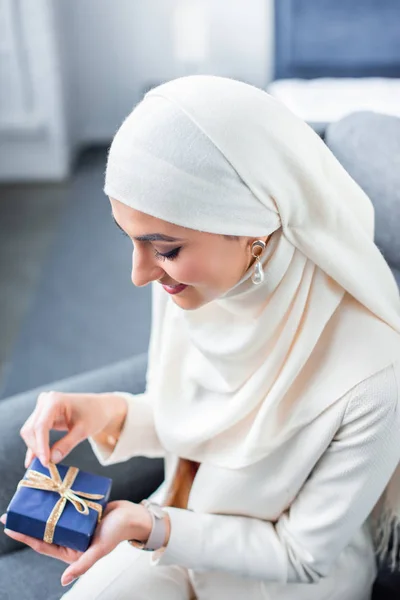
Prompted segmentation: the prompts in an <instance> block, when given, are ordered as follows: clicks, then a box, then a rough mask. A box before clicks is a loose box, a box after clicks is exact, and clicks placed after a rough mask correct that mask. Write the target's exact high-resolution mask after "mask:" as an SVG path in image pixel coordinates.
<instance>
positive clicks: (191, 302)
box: [171, 294, 207, 310]
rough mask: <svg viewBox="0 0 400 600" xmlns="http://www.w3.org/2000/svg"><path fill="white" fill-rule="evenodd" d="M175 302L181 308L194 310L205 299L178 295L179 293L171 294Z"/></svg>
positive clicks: (202, 304)
mask: <svg viewBox="0 0 400 600" xmlns="http://www.w3.org/2000/svg"><path fill="white" fill-rule="evenodd" d="M171 297H172V299H173V301H174V302H175V304H177V305H178V306H179V307H180V308H181V309H182V310H196V309H197V308H201V307H202V306H204V305H205V304H207V301H206V300H204V298H197V299H196V298H193V299H190V298H184V297H183V296H181V297H179V294H177V295H176V296H171Z"/></svg>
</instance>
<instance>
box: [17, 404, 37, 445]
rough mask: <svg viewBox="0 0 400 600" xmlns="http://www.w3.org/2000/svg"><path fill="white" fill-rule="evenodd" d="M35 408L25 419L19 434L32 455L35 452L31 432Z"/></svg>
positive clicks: (32, 433)
mask: <svg viewBox="0 0 400 600" xmlns="http://www.w3.org/2000/svg"><path fill="white" fill-rule="evenodd" d="M36 411H37V407H36V408H35V410H34V411H33V413H32V414H31V415H30V416H29V417H28V418H27V420H26V421H25V423H24V424H23V425H22V427H21V429H20V431H19V434H20V436H21V437H22V439H23V440H24V442H25V444H26V445H27V447H28V448H30V449H31V450H32V452H33V453H35V451H36V437H35V433H34V431H33V423H34V421H35V418H36Z"/></svg>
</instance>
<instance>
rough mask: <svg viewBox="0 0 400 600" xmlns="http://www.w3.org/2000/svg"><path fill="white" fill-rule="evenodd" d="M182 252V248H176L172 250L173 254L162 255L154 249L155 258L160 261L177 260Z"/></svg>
mask: <svg viewBox="0 0 400 600" xmlns="http://www.w3.org/2000/svg"><path fill="white" fill-rule="evenodd" d="M180 250H181V249H180V248H175V250H171V252H168V254H161V253H160V252H158V251H157V250H156V249H155V248H154V256H155V257H156V258H158V259H159V260H165V259H167V260H175V258H177V257H178V254H179V252H180Z"/></svg>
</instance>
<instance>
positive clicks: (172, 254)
mask: <svg viewBox="0 0 400 600" xmlns="http://www.w3.org/2000/svg"><path fill="white" fill-rule="evenodd" d="M122 234H123V235H124V236H126V237H129V235H128V234H127V233H126V232H125V231H122ZM181 248H182V246H180V247H179V248H175V250H171V252H168V253H167V254H161V252H158V251H157V250H156V249H155V248H154V256H155V257H156V258H157V259H159V260H165V259H167V260H174V259H175V258H177V257H178V254H179V252H180V251H181Z"/></svg>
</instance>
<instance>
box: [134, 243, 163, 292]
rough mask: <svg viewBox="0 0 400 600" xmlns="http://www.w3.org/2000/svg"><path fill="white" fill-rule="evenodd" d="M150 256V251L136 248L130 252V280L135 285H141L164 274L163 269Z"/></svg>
mask: <svg viewBox="0 0 400 600" xmlns="http://www.w3.org/2000/svg"><path fill="white" fill-rule="evenodd" d="M150 256H151V255H150V253H145V252H140V251H138V250H134V251H133V252H132V270H131V281H132V283H133V285H134V286H136V287H143V286H145V285H148V284H149V283H151V282H152V281H156V280H157V279H161V278H162V277H163V276H164V273H165V271H164V270H163V269H162V268H161V267H160V266H159V265H158V264H156V263H155V262H154V260H155V259H154V260H152V258H151V257H150Z"/></svg>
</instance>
